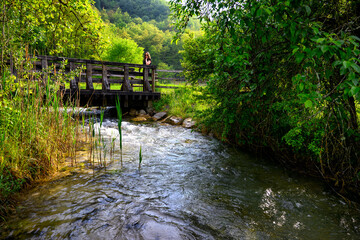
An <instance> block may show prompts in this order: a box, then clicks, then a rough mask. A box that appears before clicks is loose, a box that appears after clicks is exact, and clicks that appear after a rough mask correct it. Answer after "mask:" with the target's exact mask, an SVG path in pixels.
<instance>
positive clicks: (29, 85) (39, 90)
mask: <svg viewBox="0 0 360 240" xmlns="http://www.w3.org/2000/svg"><path fill="white" fill-rule="evenodd" d="M23 66H27V67H28V68H27V70H30V69H32V64H29V63H26V62H25V63H24V64H23ZM63 66H65V65H63ZM63 70H64V69H63V68H62V69H60V71H59V72H58V74H57V75H56V76H53V77H52V78H51V81H45V79H44V78H42V77H41V75H40V74H36V73H32V74H34V75H31V76H29V75H25V74H24V75H23V77H24V78H25V80H24V79H23V78H20V77H19V76H20V75H21V74H20V73H19V76H18V77H17V79H16V80H17V82H16V83H15V82H14V80H15V77H14V76H12V75H10V73H9V72H8V71H4V72H3V73H2V77H1V78H2V83H1V85H0V203H1V205H6V204H7V203H8V202H7V201H8V199H9V198H8V197H9V196H10V195H11V194H13V193H14V192H17V191H19V190H20V189H22V187H23V186H24V184H25V183H28V184H29V183H32V182H33V181H34V180H37V179H39V178H41V177H43V176H46V175H48V174H49V173H51V172H53V171H54V170H55V169H56V168H57V166H58V165H59V164H60V163H61V161H62V160H63V158H64V156H65V155H66V154H68V153H69V152H70V151H72V146H73V143H74V142H75V143H76V139H75V137H76V136H75V135H74V134H71V133H73V132H74V131H76V129H77V126H78V123H76V122H75V121H71V120H70V119H71V116H70V115H71V113H70V112H67V111H61V107H62V103H61V102H60V101H59V98H58V96H57V92H56V91H53V90H52V89H53V88H56V89H58V88H59V85H62V84H63V82H64V81H65V79H64V77H66V76H65V75H64V74H63V73H64V72H63ZM43 76H44V75H43ZM28 78H29V79H36V80H34V81H28ZM45 83H46V84H49V86H48V87H45V86H44V85H43V84H45ZM49 89H51V91H50V90H49ZM2 210H3V209H0V215H1V214H2V212H1V211H2Z"/></svg>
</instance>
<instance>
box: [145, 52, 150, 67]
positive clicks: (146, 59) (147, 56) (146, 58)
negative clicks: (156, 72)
mask: <svg viewBox="0 0 360 240" xmlns="http://www.w3.org/2000/svg"><path fill="white" fill-rule="evenodd" d="M143 64H144V65H151V56H150V53H149V52H146V53H145V55H144V60H143Z"/></svg>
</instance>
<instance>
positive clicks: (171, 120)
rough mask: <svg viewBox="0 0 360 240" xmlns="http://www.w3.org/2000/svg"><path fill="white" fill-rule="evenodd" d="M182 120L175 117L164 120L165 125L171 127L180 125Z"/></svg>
mask: <svg viewBox="0 0 360 240" xmlns="http://www.w3.org/2000/svg"><path fill="white" fill-rule="evenodd" d="M183 121H184V119H182V118H181V117H175V116H171V117H169V118H167V119H166V121H165V122H166V123H169V124H171V125H181V124H182V123H183Z"/></svg>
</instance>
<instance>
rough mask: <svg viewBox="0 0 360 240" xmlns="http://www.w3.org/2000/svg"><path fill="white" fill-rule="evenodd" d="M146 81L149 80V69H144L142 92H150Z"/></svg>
mask: <svg viewBox="0 0 360 240" xmlns="http://www.w3.org/2000/svg"><path fill="white" fill-rule="evenodd" d="M148 79H149V68H144V77H143V86H144V92H151V88H150V84H149V80H148Z"/></svg>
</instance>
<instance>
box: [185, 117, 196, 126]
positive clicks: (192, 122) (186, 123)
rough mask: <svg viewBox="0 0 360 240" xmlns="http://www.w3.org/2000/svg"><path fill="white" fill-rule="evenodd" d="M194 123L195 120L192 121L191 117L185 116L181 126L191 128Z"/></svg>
mask: <svg viewBox="0 0 360 240" xmlns="http://www.w3.org/2000/svg"><path fill="white" fill-rule="evenodd" d="M195 124H196V122H195V121H193V120H192V118H186V119H185V120H184V122H183V123H182V126H183V127H184V128H192V127H194V126H195Z"/></svg>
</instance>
